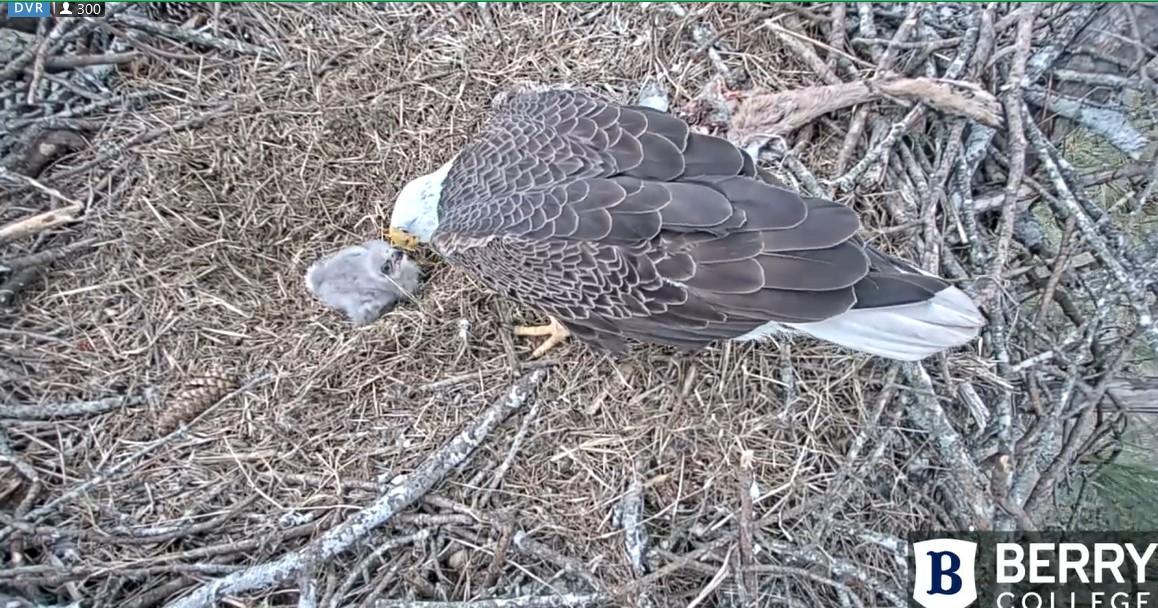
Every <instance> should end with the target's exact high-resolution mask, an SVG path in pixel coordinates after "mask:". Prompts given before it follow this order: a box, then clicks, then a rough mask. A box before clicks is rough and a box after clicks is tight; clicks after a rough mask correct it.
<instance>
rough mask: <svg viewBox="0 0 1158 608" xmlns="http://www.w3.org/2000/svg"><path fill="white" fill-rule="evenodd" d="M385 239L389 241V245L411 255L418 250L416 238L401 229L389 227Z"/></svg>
mask: <svg viewBox="0 0 1158 608" xmlns="http://www.w3.org/2000/svg"><path fill="white" fill-rule="evenodd" d="M386 238H387V239H388V240H389V241H390V244H391V245H393V246H394V247H397V248H399V249H401V250H403V251H408V252H411V253H413V252H414V251H415V250H417V249H418V237H416V236H414V235H413V234H410V233H409V232H406V231H405V230H402V229H401V228H394V227H393V226H391V227H390V231H389V232H388V233H387V235H386Z"/></svg>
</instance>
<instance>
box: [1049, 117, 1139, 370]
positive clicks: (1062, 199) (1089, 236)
mask: <svg viewBox="0 0 1158 608" xmlns="http://www.w3.org/2000/svg"><path fill="white" fill-rule="evenodd" d="M1027 124H1028V127H1029V129H1028V135H1029V138H1030V141H1032V142H1033V145H1034V147H1035V148H1036V149H1037V153H1038V156H1039V157H1040V158H1041V161H1042V164H1043V165H1044V166H1045V168H1046V171H1047V173H1049V176H1050V179H1051V180H1052V181H1053V184H1054V188H1055V189H1056V190H1057V193H1058V204H1057V205H1054V211H1055V213H1058V215H1060V216H1061V217H1062V218H1063V219H1067V220H1068V219H1069V217H1070V216H1073V217H1074V218H1076V220H1077V225H1078V229H1079V230H1081V232H1082V236H1084V237H1085V239H1086V242H1087V244H1089V246H1090V249H1091V251H1092V253H1093V254H1094V256H1095V257H1097V258H1098V261H1099V262H1101V264H1102V266H1103V267H1105V268H1106V269H1107V270H1108V271H1109V272H1110V276H1112V277H1114V279H1115V280H1116V281H1117V283H1118V285H1120V286H1121V287H1122V289H1123V290H1124V291H1125V292H1126V301H1127V303H1128V304H1129V305H1130V306H1131V307H1132V308H1133V309H1134V313H1135V314H1136V315H1137V320H1136V323H1137V325H1138V328H1139V330H1141V332H1142V338H1143V339H1144V340H1145V341H1146V343H1147V345H1148V346H1149V347H1150V348H1151V349H1153V350H1155V351H1158V332H1156V331H1155V327H1154V319H1153V317H1152V316H1151V315H1150V310H1149V306H1148V305H1147V299H1146V295H1145V294H1144V293H1143V292H1142V287H1143V285H1144V279H1141V278H1139V277H1135V276H1131V274H1130V273H1129V272H1127V270H1126V268H1125V267H1124V266H1123V265H1122V262H1121V261H1119V260H1118V258H1117V257H1115V256H1114V255H1113V253H1112V252H1111V250H1110V247H1109V245H1107V244H1106V241H1105V239H1103V238H1102V236H1101V234H1099V232H1098V228H1097V226H1096V225H1095V224H1094V222H1093V220H1091V219H1090V217H1089V216H1088V215H1086V212H1085V210H1083V209H1082V207H1081V205H1079V204H1078V202H1077V200H1076V199H1075V198H1074V195H1073V192H1072V191H1071V190H1070V187H1069V184H1067V183H1066V180H1065V177H1064V176H1063V175H1062V173H1061V170H1060V169H1059V168H1058V164H1057V163H1056V162H1055V161H1054V157H1053V146H1051V145H1050V143H1049V140H1047V139H1046V137H1045V134H1044V133H1042V132H1041V129H1040V128H1038V126H1037V125H1036V124H1034V122H1033V121H1028V122H1027Z"/></svg>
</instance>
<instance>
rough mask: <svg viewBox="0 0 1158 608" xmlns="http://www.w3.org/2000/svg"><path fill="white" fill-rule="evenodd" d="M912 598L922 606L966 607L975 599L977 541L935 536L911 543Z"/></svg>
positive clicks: (934, 607) (925, 607)
mask: <svg viewBox="0 0 1158 608" xmlns="http://www.w3.org/2000/svg"><path fill="white" fill-rule="evenodd" d="M911 555H912V559H914V560H915V566H916V568H915V572H914V574H913V599H914V600H916V602H917V603H918V604H920V605H921V606H924V608H966V606H968V605H970V604H972V603H973V602H974V601H976V600H977V587H976V584H975V581H974V580H973V566H974V561H976V558H977V545H976V544H975V543H972V542H970V541H967V540H957V539H952V538H934V539H932V540H926V541H921V542H919V543H913V552H912V554H911Z"/></svg>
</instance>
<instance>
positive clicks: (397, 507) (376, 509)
mask: <svg viewBox="0 0 1158 608" xmlns="http://www.w3.org/2000/svg"><path fill="white" fill-rule="evenodd" d="M545 375H546V372H544V371H542V370H536V371H533V372H531V373H529V374H527V375H526V376H523V377H522V378H521V379H519V381H518V382H517V383H516V384H515V385H514V386H513V387H511V389H510V390H509V391H508V392H507V394H506V395H504V396H503V397H502V398H500V399H498V400H497V401H495V402H494V403H493V404H491V406H490V407H489V408H487V409H486V411H484V412H483V413H482V414H481V415H480V416H479V417H478V418H476V419H474V420H473V421H471V422H470V424H468V425H467V427H466V428H465V429H463V430H462V432H460V433H459V434H458V435H456V436H455V437H454V438H453V439H451V440H450V441H449V442H448V443H447V444H446V445H444V446H442V447H441V448H440V449H439V450H438V451H436V452H434V453H433V454H431V455H430V456H428V457H427V458H426V460H424V461H423V462H422V463H421V464H420V465H418V468H417V469H415V470H414V472H413V473H411V474H409V475H407V476H406V480H405V481H404V482H403V483H402V484H400V485H398V486H395V487H393V488H391V489H390V490H389V491H387V492H386V494H384V495H382V496H381V497H379V498H378V500H376V501H375V502H374V503H373V504H371V505H370V506H368V507H366V508H365V509H363V510H361V511H359V512H358V513H356V514H354V515H353V516H352V517H350V518H349V519H347V520H346V521H345V522H343V523H342V524H341V525H339V526H337V527H335V528H333V529H331V530H329V531H328V532H326V533H325V534H323V535H322V536H321V537H319V538H317V539H315V540H314V541H312V542H310V543H309V544H308V545H306V546H305V547H302V548H301V549H298V550H296V551H292V552H290V553H287V554H285V555H283V556H282V557H280V558H278V559H276V560H274V561H271V562H264V563H260V564H256V565H253V566H250V567H249V568H246V569H245V570H242V571H240V572H236V573H234V574H231V575H229V576H227V577H224V578H219V579H217V580H215V581H212V582H210V583H208V584H205V585H203V586H202V587H201V588H199V589H198V590H197V591H195V592H194V593H193V594H192V595H189V596H187V597H185V598H182V599H181V600H179V601H177V602H176V603H174V604H173V608H195V607H197V608H201V607H205V608H208V607H210V606H214V605H216V603H217V601H218V600H219V599H220V598H222V597H224V596H226V595H236V594H239V593H245V592H247V591H256V590H259V589H266V588H268V587H272V586H273V585H276V584H278V583H283V582H286V581H289V580H293V579H294V577H296V576H297V575H298V574H299V573H300V572H301V571H302V570H303V569H305V568H307V567H311V566H313V565H315V564H321V563H323V562H325V561H327V560H329V559H332V558H334V557H335V556H337V555H338V554H340V553H342V552H344V551H345V550H347V549H349V548H350V547H351V546H352V545H353V544H354V543H356V542H358V541H360V540H362V539H363V538H365V537H366V535H367V534H369V533H370V532H371V531H373V530H374V529H376V528H378V527H379V526H381V525H382V524H384V523H386V522H387V521H389V520H390V519H391V518H392V517H394V516H395V515H397V514H398V512H399V511H401V510H402V509H404V508H406V507H408V506H410V505H411V504H413V503H414V502H415V501H417V500H418V499H420V498H422V496H423V495H425V494H426V493H427V492H429V491H430V490H431V488H433V487H434V486H435V484H437V483H438V482H440V481H442V480H443V479H444V478H445V477H446V476H447V475H448V474H449V473H450V472H451V471H454V470H456V469H458V468H459V467H460V466H462V465H463V464H465V463H466V462H468V461H469V460H470V456H471V454H472V453H473V452H474V450H475V449H476V448H478V446H479V445H480V444H482V442H483V440H484V439H486V437H487V435H488V434H489V433H490V432H491V431H492V430H494V429H495V428H496V427H498V425H499V424H501V423H502V422H503V420H505V419H506V418H507V416H509V415H510V414H512V413H514V412H515V411H516V410H518V409H520V408H522V407H523V405H524V404H525V403H526V402H527V400H528V399H531V398H532V396H533V395H534V392H535V389H536V388H537V387H538V385H539V383H540V382H542V380H543V377H544V376H545Z"/></svg>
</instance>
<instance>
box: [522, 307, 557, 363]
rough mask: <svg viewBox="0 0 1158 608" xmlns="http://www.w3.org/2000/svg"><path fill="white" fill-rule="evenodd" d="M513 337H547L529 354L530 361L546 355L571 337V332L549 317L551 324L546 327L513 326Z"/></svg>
mask: <svg viewBox="0 0 1158 608" xmlns="http://www.w3.org/2000/svg"><path fill="white" fill-rule="evenodd" d="M515 335H516V336H547V340H546V341H545V342H543V343H542V344H540V345H539V347H538V348H536V349H535V350H534V352H532V353H531V358H532V359H538V358H539V357H542V356H543V355H544V354H546V353H547V351H549V350H551V349H552V348H555V347H556V346H558V345H560V344H562V343H563V340H566V339H567V338H568V337H569V336H570V335H571V332H570V330H568V329H567V328H566V327H564V326H563V324H562V323H560V322H559V321H558V320H556V319H555V317H551V322H550V323H548V324H546V325H517V326H515Z"/></svg>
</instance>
